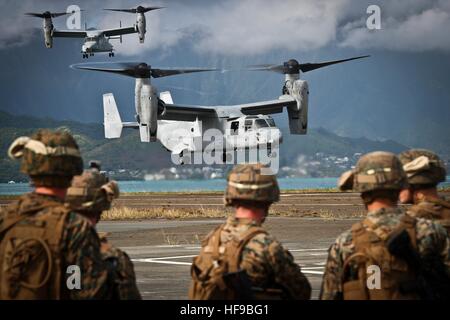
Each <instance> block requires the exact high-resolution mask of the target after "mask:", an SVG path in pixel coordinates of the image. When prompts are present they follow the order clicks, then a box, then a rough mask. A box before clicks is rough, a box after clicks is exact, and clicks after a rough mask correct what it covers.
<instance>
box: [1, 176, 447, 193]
mask: <svg viewBox="0 0 450 320" xmlns="http://www.w3.org/2000/svg"><path fill="white" fill-rule="evenodd" d="M336 182H337V178H280V179H278V183H279V185H280V188H281V189H282V190H287V189H296V190H302V189H329V188H335V187H336ZM225 185H226V181H225V179H214V180H159V181H141V180H136V181H119V188H120V191H121V192H195V191H223V190H224V189H225ZM440 186H447V187H450V177H447V182H445V183H442V184H440ZM30 190H31V187H30V186H29V184H28V183H15V184H7V183H0V195H16V194H22V193H26V192H29V191H30Z"/></svg>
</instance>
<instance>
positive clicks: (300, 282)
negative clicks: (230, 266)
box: [221, 217, 311, 300]
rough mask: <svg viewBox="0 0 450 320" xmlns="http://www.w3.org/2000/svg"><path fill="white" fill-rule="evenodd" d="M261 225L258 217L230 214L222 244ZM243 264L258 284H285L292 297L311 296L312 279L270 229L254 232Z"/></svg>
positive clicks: (249, 275)
mask: <svg viewBox="0 0 450 320" xmlns="http://www.w3.org/2000/svg"><path fill="white" fill-rule="evenodd" d="M260 225H261V224H260V223H258V222H256V221H254V220H249V219H237V218H234V217H229V218H228V219H227V222H226V223H225V226H224V228H223V230H222V232H221V244H222V245H223V246H225V245H226V243H227V242H228V241H231V240H232V239H233V238H240V236H241V235H242V234H244V233H245V232H246V231H248V230H249V228H250V227H252V226H257V227H259V226H260ZM240 268H241V269H242V270H245V271H246V273H247V275H248V277H249V278H250V281H251V282H252V285H253V286H254V287H256V288H282V289H283V290H285V291H287V292H288V296H289V297H290V298H292V299H299V300H307V299H309V298H310V296H311V286H310V284H309V282H308V279H307V278H306V277H305V276H304V275H303V273H302V272H301V270H300V267H299V265H298V264H296V263H295V262H294V258H293V257H292V255H291V253H290V252H289V251H288V250H286V249H284V248H283V246H282V245H281V243H280V242H278V241H277V240H276V239H275V238H274V237H272V236H270V235H268V234H266V233H260V234H258V235H256V236H254V237H253V238H252V239H251V240H250V241H249V242H248V243H247V244H246V245H245V246H244V249H243V251H242V255H241V263H240Z"/></svg>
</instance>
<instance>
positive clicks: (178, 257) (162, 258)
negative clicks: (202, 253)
mask: <svg viewBox="0 0 450 320" xmlns="http://www.w3.org/2000/svg"><path fill="white" fill-rule="evenodd" d="M196 256H197V255H196V254H194V255H192V254H191V255H188V256H175V257H159V258H148V259H151V260H166V259H182V258H193V257H196Z"/></svg>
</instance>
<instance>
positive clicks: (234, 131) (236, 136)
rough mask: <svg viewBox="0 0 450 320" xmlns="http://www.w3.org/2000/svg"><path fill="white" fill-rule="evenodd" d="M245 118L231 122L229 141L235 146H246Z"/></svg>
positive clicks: (238, 147)
mask: <svg viewBox="0 0 450 320" xmlns="http://www.w3.org/2000/svg"><path fill="white" fill-rule="evenodd" d="M243 133H244V120H243V119H242V118H240V119H236V120H233V121H230V122H229V135H230V139H228V140H229V143H230V144H231V146H232V147H233V148H237V149H240V148H244V147H245V135H244V134H243Z"/></svg>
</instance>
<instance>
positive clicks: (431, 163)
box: [399, 149, 450, 232]
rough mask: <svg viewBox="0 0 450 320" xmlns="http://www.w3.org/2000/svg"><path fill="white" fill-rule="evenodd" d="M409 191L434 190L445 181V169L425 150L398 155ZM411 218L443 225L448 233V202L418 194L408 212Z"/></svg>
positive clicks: (449, 222) (449, 229)
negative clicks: (428, 220)
mask: <svg viewBox="0 0 450 320" xmlns="http://www.w3.org/2000/svg"><path fill="white" fill-rule="evenodd" d="M399 158H400V161H401V162H402V164H403V168H404V170H405V172H406V175H407V178H408V183H409V186H410V188H411V190H412V191H413V192H414V190H420V189H427V188H432V189H434V188H436V186H437V184H438V183H440V182H444V181H445V179H446V174H447V172H446V169H445V166H444V164H443V163H442V161H441V160H440V159H439V157H438V156H437V155H436V154H435V153H433V152H431V151H429V150H425V149H411V150H408V151H405V152H402V153H401V154H400V155H399ZM408 214H410V215H411V216H413V217H418V218H425V219H430V220H433V221H435V222H438V223H440V224H441V225H443V226H444V227H445V228H446V229H447V231H448V232H450V202H448V201H446V200H445V199H444V198H434V197H429V196H425V195H423V194H418V195H416V196H415V197H414V204H413V206H412V207H411V208H410V209H409V210H408Z"/></svg>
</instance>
